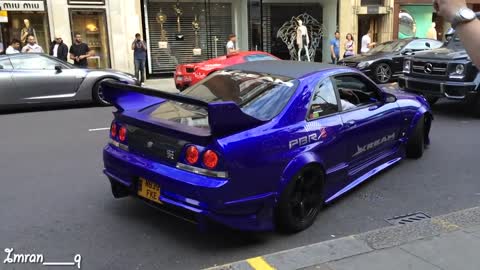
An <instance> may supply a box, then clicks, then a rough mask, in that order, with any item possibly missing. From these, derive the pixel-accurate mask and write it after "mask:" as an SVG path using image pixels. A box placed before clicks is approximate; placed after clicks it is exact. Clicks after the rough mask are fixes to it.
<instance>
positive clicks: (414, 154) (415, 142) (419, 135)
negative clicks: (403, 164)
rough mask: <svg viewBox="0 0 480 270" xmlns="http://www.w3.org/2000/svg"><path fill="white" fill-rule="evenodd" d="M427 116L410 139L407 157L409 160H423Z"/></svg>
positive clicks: (422, 118) (416, 127)
mask: <svg viewBox="0 0 480 270" xmlns="http://www.w3.org/2000/svg"><path fill="white" fill-rule="evenodd" d="M424 130H425V116H422V117H421V118H420V119H419V120H418V123H417V125H416V126H415V129H414V130H413V133H412V135H411V136H410V138H408V142H407V147H406V155H407V157H408V158H415V159H418V158H421V157H422V155H423V151H424V150H425V133H424Z"/></svg>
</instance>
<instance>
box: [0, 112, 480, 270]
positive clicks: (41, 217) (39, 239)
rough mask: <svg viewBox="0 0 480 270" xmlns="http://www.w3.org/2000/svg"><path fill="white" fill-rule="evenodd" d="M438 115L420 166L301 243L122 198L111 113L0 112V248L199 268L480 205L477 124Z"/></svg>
mask: <svg viewBox="0 0 480 270" xmlns="http://www.w3.org/2000/svg"><path fill="white" fill-rule="evenodd" d="M434 110H435V117H436V119H435V122H434V125H433V128H432V132H431V139H432V146H431V147H430V148H429V149H428V150H427V151H426V153H425V155H424V157H423V158H422V159H420V160H415V161H412V160H405V161H403V162H401V163H400V164H398V165H397V166H395V167H393V168H391V169H389V170H388V171H386V172H384V173H381V174H380V175H378V176H376V177H375V178H374V179H371V180H370V181H369V182H367V183H365V184H363V185H362V186H360V187H359V188H357V189H356V190H354V191H353V192H351V193H349V194H348V195H347V196H345V197H343V198H342V199H340V200H338V201H336V202H335V203H333V204H332V205H330V206H329V207H327V208H326V209H325V211H324V212H322V213H321V214H320V216H319V217H318V219H317V222H316V223H315V224H314V226H313V227H311V228H310V229H308V230H306V231H304V232H301V233H298V234H295V235H282V234H278V233H262V234H250V233H240V232H236V231H231V230H228V229H224V228H215V230H212V231H208V232H200V231H198V230H197V228H196V227H195V226H194V225H191V224H189V223H186V222H184V221H181V220H177V219H175V218H172V217H170V216H167V215H165V214H162V213H160V212H158V211H156V210H155V209H152V208H150V207H148V206H147V205H145V204H143V203H142V202H140V201H138V200H135V199H131V198H126V199H120V200H115V199H114V198H113V197H112V195H111V193H110V187H109V184H108V181H107V178H106V177H105V176H104V175H103V174H102V155H101V151H102V147H103V146H104V145H105V143H106V141H107V136H108V131H106V130H104V131H101V130H100V131H89V129H95V128H102V127H108V126H109V124H110V121H111V118H112V115H111V111H112V108H95V107H77V108H72V109H65V108H64V109H57V110H52V111H35V112H14V113H10V114H6V115H0V127H1V131H0V134H1V136H0V151H1V152H0V153H1V154H0V179H1V180H0V181H1V182H0V183H1V186H0V250H2V251H3V249H5V248H14V249H15V252H17V253H41V254H43V255H44V257H45V260H46V261H72V260H73V256H74V254H77V253H79V254H81V255H82V258H83V261H82V263H83V265H82V266H83V267H82V269H198V268H202V267H208V266H213V265H219V264H223V263H227V262H231V261H235V260H239V259H244V258H248V257H252V256H256V255H261V254H265V253H271V252H275V251H280V250H283V249H288V248H293V247H297V246H302V245H306V244H310V243H315V242H319V241H323V240H329V239H332V238H334V237H341V236H346V235H350V234H355V233H360V232H364V231H368V230H372V229H375V228H379V227H384V226H388V223H387V222H386V221H385V219H387V218H391V217H393V216H396V215H403V214H406V213H411V212H417V211H422V212H424V213H426V214H429V215H432V216H435V215H440V214H445V213H448V212H451V211H455V210H459V209H464V208H468V207H472V206H477V205H479V204H480V182H479V177H478V175H479V172H480V164H479V156H480V155H479V151H480V147H479V140H478V136H479V134H480V120H478V119H474V118H472V117H470V116H469V114H468V112H466V111H465V110H464V109H463V107H462V105H461V104H456V103H439V104H438V105H437V106H435V107H434ZM0 254H1V255H0V263H1V262H3V260H4V258H5V255H6V254H5V253H4V252H1V253H0ZM0 269H46V267H41V266H40V265H6V264H0ZM55 269H63V268H62V267H58V268H55ZM65 269H68V267H67V268H65Z"/></svg>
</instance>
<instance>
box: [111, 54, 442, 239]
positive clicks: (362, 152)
mask: <svg viewBox="0 0 480 270" xmlns="http://www.w3.org/2000/svg"><path fill="white" fill-rule="evenodd" d="M199 89H201V91H198V90H199ZM104 94H105V98H106V99H107V100H108V101H109V102H111V103H112V104H113V105H114V106H115V107H116V108H117V109H118V110H117V112H115V113H114V116H115V117H114V120H113V122H112V124H111V129H110V140H109V143H108V145H107V146H106V147H105V148H104V151H103V160H104V166H105V170H104V172H105V174H106V175H107V176H108V178H109V179H110V183H111V188H112V193H113V195H114V197H115V198H119V197H125V196H128V195H131V196H134V197H137V198H140V199H142V200H144V201H145V202H147V203H149V204H151V205H153V206H155V207H158V208H160V209H163V210H165V211H169V212H172V213H174V214H175V215H177V216H181V217H183V218H187V219H194V220H195V221H197V222H204V221H205V220H214V221H217V222H220V223H223V224H225V225H227V226H230V227H233V228H237V229H242V230H271V229H274V228H277V229H280V230H284V231H289V232H296V231H300V230H303V229H305V228H307V227H309V226H310V225H311V224H312V223H313V222H314V221H315V218H316V216H317V214H318V213H319V211H320V210H321V209H322V206H323V205H324V204H325V203H330V202H332V201H333V200H335V199H336V198H339V197H340V196H342V195H343V194H345V193H347V192H348V191H349V190H351V189H352V188H353V187H355V186H357V185H359V184H360V183H362V182H364V181H365V180H367V179H369V178H370V177H371V176H373V175H375V174H377V173H378V172H380V171H382V170H384V169H385V168H387V167H390V166H392V165H393V164H396V163H398V162H399V161H400V160H402V159H403V158H405V157H410V158H419V157H421V156H422V154H423V151H424V148H425V145H426V144H429V131H430V126H431V123H432V119H433V118H432V114H431V112H430V109H429V106H428V103H427V102H426V100H425V99H424V98H423V97H421V96H417V95H414V94H410V93H406V92H403V91H396V92H393V93H389V92H386V91H385V90H383V89H382V88H380V87H379V86H377V85H376V84H374V83H373V82H372V81H371V80H369V79H368V78H367V77H365V75H364V74H362V73H361V72H359V71H357V70H355V69H351V68H346V67H340V66H336V65H324V64H319V63H301V62H298V61H261V62H256V63H251V62H250V63H244V64H240V65H235V66H231V67H228V68H226V69H225V70H222V71H218V72H216V73H214V74H213V75H211V76H209V77H208V78H206V79H205V80H203V81H202V82H200V83H198V84H196V85H194V86H192V87H190V88H189V89H187V90H186V91H184V92H183V93H181V94H172V93H167V92H163V91H156V90H151V89H146V88H140V87H136V86H129V85H125V84H119V83H111V82H106V83H104ZM127 96H128V97H129V98H128V99H127V98H125V97H127Z"/></svg>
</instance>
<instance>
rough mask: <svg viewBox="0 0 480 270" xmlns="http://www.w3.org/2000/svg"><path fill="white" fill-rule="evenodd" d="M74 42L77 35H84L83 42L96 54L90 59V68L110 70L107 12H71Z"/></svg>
mask: <svg viewBox="0 0 480 270" xmlns="http://www.w3.org/2000/svg"><path fill="white" fill-rule="evenodd" d="M70 20H71V24H72V40H73V39H74V38H73V37H74V36H75V34H80V35H82V39H83V42H84V43H86V44H87V45H88V47H89V48H90V49H91V50H93V51H94V52H95V56H93V57H90V58H89V59H88V67H89V68H109V67H110V53H109V47H108V46H109V45H108V33H107V20H106V16H105V10H71V11H70Z"/></svg>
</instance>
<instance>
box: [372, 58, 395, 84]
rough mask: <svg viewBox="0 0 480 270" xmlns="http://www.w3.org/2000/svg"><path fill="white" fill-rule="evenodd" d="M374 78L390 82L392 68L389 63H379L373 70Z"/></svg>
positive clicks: (378, 81) (378, 80) (382, 81)
mask: <svg viewBox="0 0 480 270" xmlns="http://www.w3.org/2000/svg"><path fill="white" fill-rule="evenodd" d="M373 72H374V74H373V76H374V79H375V82H377V83H380V84H381V83H388V82H389V81H390V80H391V79H392V68H391V67H390V65H389V64H387V63H379V64H377V65H376V66H375V68H374V70H373Z"/></svg>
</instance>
